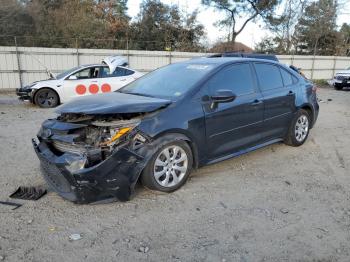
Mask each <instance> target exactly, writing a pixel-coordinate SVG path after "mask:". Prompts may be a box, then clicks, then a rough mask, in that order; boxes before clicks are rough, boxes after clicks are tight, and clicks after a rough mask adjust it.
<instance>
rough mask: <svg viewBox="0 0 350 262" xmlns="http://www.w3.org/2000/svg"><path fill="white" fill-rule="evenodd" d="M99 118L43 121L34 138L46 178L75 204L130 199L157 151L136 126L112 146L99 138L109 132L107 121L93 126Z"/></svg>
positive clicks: (149, 139)
mask: <svg viewBox="0 0 350 262" xmlns="http://www.w3.org/2000/svg"><path fill="white" fill-rule="evenodd" d="M95 120H96V119H90V118H89V119H85V118H84V121H82V122H79V121H78V122H76V121H75V122H62V119H59V120H48V121H46V122H44V123H43V125H42V128H41V130H40V131H39V133H38V135H37V137H38V139H33V141H32V143H33V146H34V149H35V152H36V154H37V156H38V158H39V160H40V166H41V171H42V174H43V177H44V179H45V180H46V182H47V183H48V184H49V186H50V187H51V188H52V189H53V190H54V191H55V192H57V193H58V194H59V195H60V196H61V197H63V198H65V199H67V200H70V201H72V202H74V203H79V204H87V203H95V202H101V201H110V200H114V199H118V200H120V201H127V200H129V199H130V197H131V195H132V194H133V192H134V187H135V185H136V182H137V180H138V178H139V176H140V174H141V172H142V170H143V169H144V167H145V165H146V164H147V162H148V160H149V159H150V157H151V155H152V152H153V150H152V148H153V146H152V139H151V138H149V137H148V136H146V135H145V134H142V133H141V132H140V131H139V130H137V128H135V129H133V130H132V131H131V132H130V133H128V134H127V135H126V136H124V137H123V138H122V139H120V141H118V142H117V143H116V144H114V145H113V146H109V147H106V146H105V142H103V141H102V142H101V141H97V140H98V139H99V137H100V136H101V134H104V135H106V126H105V125H99V126H98V127H93V128H92V127H91V123H95V122H94V121H95ZM123 121H124V122H125V120H121V122H122V123H124V122H123ZM91 129H93V130H91ZM99 130H103V132H102V131H101V132H100V131H99ZM107 133H108V132H107ZM93 138H95V139H93ZM38 140H39V142H38ZM86 141H90V142H89V143H87V142H86ZM97 145H103V147H100V146H97ZM145 148H147V150H145Z"/></svg>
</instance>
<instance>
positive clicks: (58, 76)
mask: <svg viewBox="0 0 350 262" xmlns="http://www.w3.org/2000/svg"><path fill="white" fill-rule="evenodd" d="M80 68H82V66H77V67H74V68H72V69H69V70H67V71H64V72H63V73H61V74H58V75H57V76H56V79H62V78H65V77H66V76H68V75H69V74H71V73H73V72H74V71H76V70H78V69H80Z"/></svg>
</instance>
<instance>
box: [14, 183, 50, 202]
mask: <svg viewBox="0 0 350 262" xmlns="http://www.w3.org/2000/svg"><path fill="white" fill-rule="evenodd" d="M46 193H47V190H46V189H43V188H40V187H24V186H20V187H19V188H18V189H17V190H16V191H15V192H13V193H12V194H11V195H10V198H15V199H23V200H38V199H40V198H41V197H43V196H44V195H45V194H46Z"/></svg>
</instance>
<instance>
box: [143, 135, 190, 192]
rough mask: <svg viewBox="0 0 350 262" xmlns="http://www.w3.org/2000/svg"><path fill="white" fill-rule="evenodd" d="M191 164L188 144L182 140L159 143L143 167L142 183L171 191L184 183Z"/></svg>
mask: <svg viewBox="0 0 350 262" xmlns="http://www.w3.org/2000/svg"><path fill="white" fill-rule="evenodd" d="M192 166H193V155H192V151H191V148H190V146H189V145H188V144H187V143H186V142H185V141H183V140H176V141H172V142H168V143H166V144H163V145H160V147H159V149H158V150H157V151H156V152H155V153H154V154H153V156H152V157H151V159H150V161H149V162H148V164H147V165H146V167H145V168H144V170H143V172H142V175H141V182H142V184H143V185H144V186H145V187H147V188H149V189H151V190H157V191H161V192H173V191H175V190H177V189H179V188H180V187H181V186H183V185H184V184H185V183H186V180H187V178H188V176H189V175H190V173H191V170H192Z"/></svg>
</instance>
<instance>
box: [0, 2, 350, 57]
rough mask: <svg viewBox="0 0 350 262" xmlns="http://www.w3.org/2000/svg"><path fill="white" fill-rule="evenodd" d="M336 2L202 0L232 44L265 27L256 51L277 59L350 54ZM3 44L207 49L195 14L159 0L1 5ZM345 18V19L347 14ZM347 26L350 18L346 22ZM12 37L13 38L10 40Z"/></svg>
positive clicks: (348, 32)
mask: <svg viewBox="0 0 350 262" xmlns="http://www.w3.org/2000/svg"><path fill="white" fill-rule="evenodd" d="M339 1H341V0H316V1H315V0H201V4H202V7H204V8H210V9H211V10H213V11H218V12H220V14H222V15H221V17H222V19H220V20H219V21H216V22H215V26H216V27H217V28H218V30H219V29H220V30H221V29H223V30H226V32H228V33H227V37H226V38H225V39H221V40H218V43H216V46H218V45H220V44H222V43H223V42H228V43H234V42H235V41H236V38H237V36H238V35H239V34H241V33H242V32H243V31H244V30H245V29H246V26H247V25H248V24H249V23H259V24H261V25H262V26H263V27H265V28H266V29H268V30H269V32H270V33H269V37H266V38H264V39H262V40H261V42H259V43H258V44H257V45H256V46H255V50H256V51H258V52H263V53H276V54H309V55H310V54H312V55H350V47H349V46H350V24H343V25H342V26H341V27H340V28H338V27H337V24H336V19H337V15H338V13H339V12H340V11H341V7H342V3H340V2H339ZM1 2H2V4H1V5H0V45H14V41H16V44H17V45H21V46H42V47H72V48H76V47H79V48H120V49H136V50H178V51H210V48H211V47H210V46H208V45H207V44H206V38H207V35H206V32H205V28H204V26H203V25H202V24H201V23H200V22H199V21H198V10H196V11H194V12H192V13H185V12H183V11H182V10H180V8H179V7H178V6H177V5H167V4H164V3H163V2H162V1H160V0H142V1H140V2H141V3H140V11H139V13H138V15H137V16H136V17H135V18H133V19H132V18H131V17H129V16H128V14H127V13H128V8H127V3H128V0H1ZM349 17H350V15H349ZM349 21H350V19H349ZM14 36H16V39H15V38H14Z"/></svg>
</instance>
